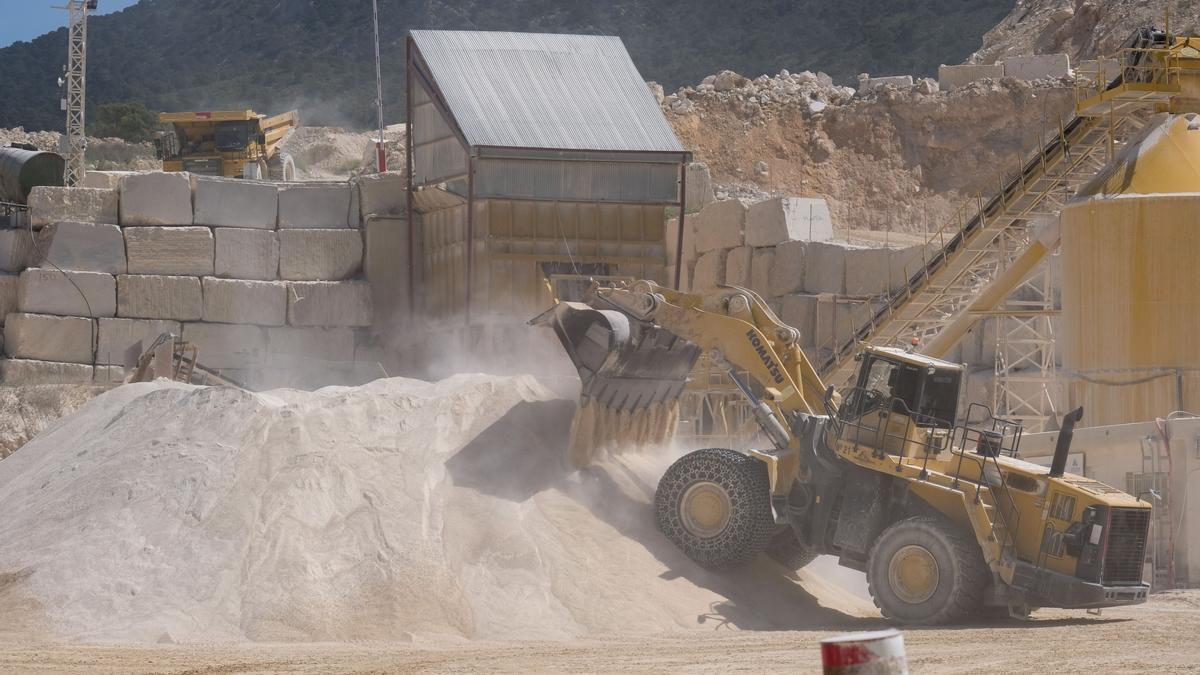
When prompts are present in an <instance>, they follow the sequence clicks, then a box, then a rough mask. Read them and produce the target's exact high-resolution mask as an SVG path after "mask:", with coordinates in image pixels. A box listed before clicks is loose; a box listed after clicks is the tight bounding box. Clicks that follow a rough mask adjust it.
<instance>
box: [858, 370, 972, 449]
mask: <svg viewBox="0 0 1200 675" xmlns="http://www.w3.org/2000/svg"><path fill="white" fill-rule="evenodd" d="M962 376H963V367H962V366H961V365H959V364H955V363H949V362H946V361H940V360H938V359H933V358H929V357H926V356H921V355H920V354H912V353H908V352H905V351H902V350H898V349H890V348H879V347H876V348H871V349H868V350H866V351H865V352H863V355H862V359H861V365H860V367H859V371H858V379H857V380H856V381H855V386H854V388H853V389H851V390H850V391H849V392H846V395H845V397H844V402H843V403H842V405H841V407H840V408H839V409H838V411H837V416H838V420H839V426H841V427H842V429H843V437H844V438H846V439H848V440H851V441H852V442H855V443H857V444H859V445H867V446H870V447H871V448H873V449H876V450H879V451H881V452H887V453H890V454H910V453H909V452H908V449H907V445H908V444H910V443H913V442H917V439H929V438H931V437H932V436H933V435H936V436H946V435H948V434H949V432H950V431H951V430H952V429H953V428H954V421H955V419H956V418H957V416H958V399H959V387H960V386H961V385H962ZM920 442H921V443H925V442H926V441H925V440H921V441H920Z"/></svg>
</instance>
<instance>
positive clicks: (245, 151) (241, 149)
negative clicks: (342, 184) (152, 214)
mask: <svg viewBox="0 0 1200 675" xmlns="http://www.w3.org/2000/svg"><path fill="white" fill-rule="evenodd" d="M298 119H299V116H298V113H297V112H296V111H294V110H293V111H291V112H286V113H283V114H281V115H275V116H274V117H267V116H265V115H259V114H257V113H255V112H254V111H253V110H237V111H213V112H180V113H162V114H161V115H159V122H160V123H161V124H163V125H164V126H166V127H168V130H164V131H163V132H160V133H159V135H158V137H157V138H156V139H155V150H156V154H157V156H158V158H159V159H161V160H162V163H163V171H188V172H191V173H195V174H199V175H205V176H224V177H227V178H248V179H268V178H270V179H273V180H295V164H294V162H293V161H292V159H291V157H290V156H288V155H287V153H284V152H281V151H280V149H279V144H280V143H281V142H282V141H283V139H284V138H285V137H286V136H287V134H288V133H289V132H290V131H291V130H292V129H293V128H295V126H296V124H297V123H298Z"/></svg>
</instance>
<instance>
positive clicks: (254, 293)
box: [203, 277, 287, 326]
mask: <svg viewBox="0 0 1200 675" xmlns="http://www.w3.org/2000/svg"><path fill="white" fill-rule="evenodd" d="M203 281H204V283H203V288H204V320H205V321H206V322H208V323H246V324H257V325H259V326H282V325H283V324H284V323H285V322H286V321H287V286H285V285H284V284H283V282H281V281H247V280H244V279H218V278H216V277H204V280H203Z"/></svg>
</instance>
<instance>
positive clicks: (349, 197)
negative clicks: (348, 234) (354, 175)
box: [279, 183, 358, 230]
mask: <svg viewBox="0 0 1200 675" xmlns="http://www.w3.org/2000/svg"><path fill="white" fill-rule="evenodd" d="M357 222H358V211H357V210H356V209H355V208H354V191H353V189H352V186H351V185H350V184H349V183H292V184H286V185H280V186H279V229H281V230H282V229H304V228H312V229H333V228H346V227H357Z"/></svg>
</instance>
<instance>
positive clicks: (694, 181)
mask: <svg viewBox="0 0 1200 675" xmlns="http://www.w3.org/2000/svg"><path fill="white" fill-rule="evenodd" d="M715 201H717V198H716V196H715V195H713V187H712V175H711V174H709V172H708V166H707V165H705V164H701V163H700V162H692V163H691V164H688V166H687V203H686V204H685V205H684V206H685V207H686V211H687V212H688V213H696V212H697V211H700V210H701V209H703V208H704V207H706V206H708V205H709V204H711V203H713V202H715Z"/></svg>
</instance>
